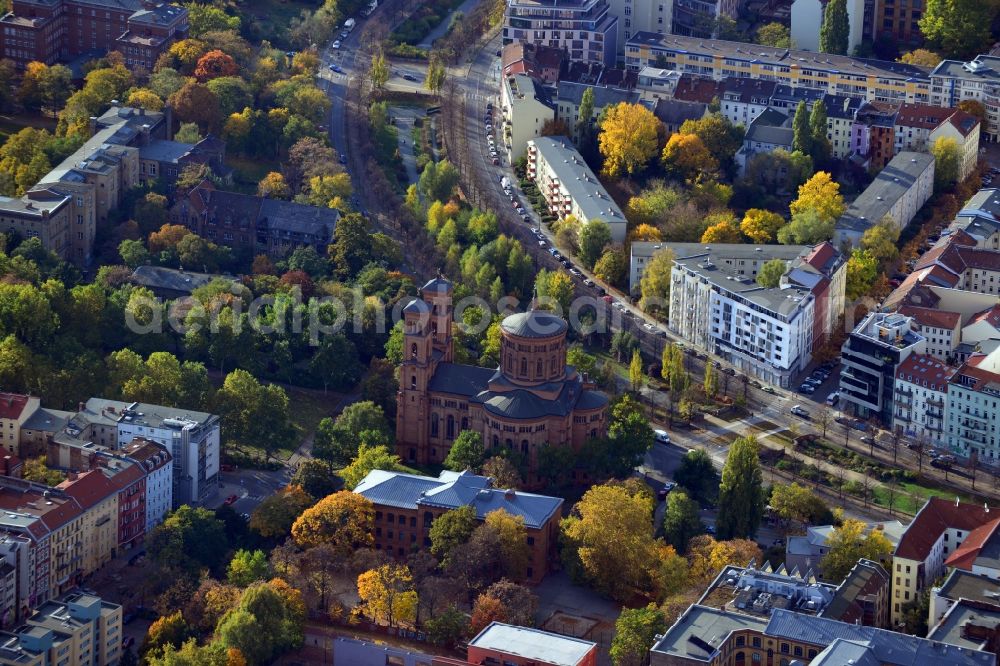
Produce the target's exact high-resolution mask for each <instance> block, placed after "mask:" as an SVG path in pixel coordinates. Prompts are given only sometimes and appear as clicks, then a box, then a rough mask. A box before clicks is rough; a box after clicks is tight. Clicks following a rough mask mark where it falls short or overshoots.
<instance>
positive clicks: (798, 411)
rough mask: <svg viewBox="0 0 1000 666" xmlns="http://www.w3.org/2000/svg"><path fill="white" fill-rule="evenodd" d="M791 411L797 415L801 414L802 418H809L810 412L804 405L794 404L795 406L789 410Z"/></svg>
mask: <svg viewBox="0 0 1000 666" xmlns="http://www.w3.org/2000/svg"><path fill="white" fill-rule="evenodd" d="M789 411H791V412H792V414H794V415H795V416H800V417H802V418H804V419H807V418H809V412H807V411H806V410H805V409H804V408H803V407H802V405H795V406H794V407H792V408H791V410H789Z"/></svg>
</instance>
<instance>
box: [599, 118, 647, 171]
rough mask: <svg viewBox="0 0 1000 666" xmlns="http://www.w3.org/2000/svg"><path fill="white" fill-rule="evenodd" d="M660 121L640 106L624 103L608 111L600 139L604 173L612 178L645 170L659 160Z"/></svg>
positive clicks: (602, 125) (602, 124)
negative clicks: (654, 158) (651, 161)
mask: <svg viewBox="0 0 1000 666" xmlns="http://www.w3.org/2000/svg"><path fill="white" fill-rule="evenodd" d="M659 128H660V121H659V120H657V119H656V116H654V115H653V112H652V111H650V110H649V109H647V108H646V107H644V106H642V105H641V104H629V103H628V102H621V103H620V104H616V105H615V106H613V107H611V108H610V109H608V110H607V112H606V113H605V116H604V121H603V122H602V123H601V133H600V135H598V137H597V143H598V147H599V149H600V151H601V156H602V157H603V158H604V173H605V174H607V175H608V176H611V177H613V178H617V177H619V176H623V175H626V174H627V175H630V176H631V175H632V174H634V173H638V172H640V171H642V170H643V169H645V168H646V165H647V164H649V161H650V160H651V159H653V157H655V156H656V150H657V145H658V142H659V138H658V131H659Z"/></svg>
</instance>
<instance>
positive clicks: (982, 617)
mask: <svg viewBox="0 0 1000 666" xmlns="http://www.w3.org/2000/svg"><path fill="white" fill-rule="evenodd" d="M966 624H971V625H975V626H980V627H990V628H995V627H996V626H997V625H998V624H1000V606H993V607H992V608H991V607H990V606H988V605H987V604H983V603H980V602H975V601H965V600H961V601H959V602H958V603H956V604H955V605H954V606H952V607H951V608H949V609H948V612H947V613H945V614H944V617H943V618H941V621H940V622H938V623H937V625H936V626H934V627H933V628H932V629H931V631H930V633H928V634H927V639H928V640H932V641H941V642H942V643H948V644H949V645H957V646H958V647H962V648H969V649H972V650H988V649H989V643H988V641H987V640H976V639H975V638H972V637H971V636H970V634H968V633H967V632H965V631H963V629H964V627H965V625H966Z"/></svg>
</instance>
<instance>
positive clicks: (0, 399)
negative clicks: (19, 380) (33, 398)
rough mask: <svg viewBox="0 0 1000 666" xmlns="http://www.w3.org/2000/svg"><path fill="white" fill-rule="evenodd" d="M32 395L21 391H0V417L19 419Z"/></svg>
mask: <svg viewBox="0 0 1000 666" xmlns="http://www.w3.org/2000/svg"><path fill="white" fill-rule="evenodd" d="M29 397H30V396H26V395H21V394H19V393H0V419H19V418H21V413H22V412H24V408H25V407H26V406H27V404H28V398H29Z"/></svg>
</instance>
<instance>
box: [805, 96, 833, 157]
mask: <svg viewBox="0 0 1000 666" xmlns="http://www.w3.org/2000/svg"><path fill="white" fill-rule="evenodd" d="M826 125H827V113H826V104H824V103H823V100H821V99H818V100H816V101H815V102H814V103H813V106H812V111H811V112H810V113H809V132H810V135H811V138H810V143H811V145H812V151H811V153H810V154H811V155H812V158H813V161H814V162H815V163H816V164H823V163H825V162H826V161H827V160H829V159H830V139H828V138H827V136H826V131H827V129H826Z"/></svg>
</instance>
